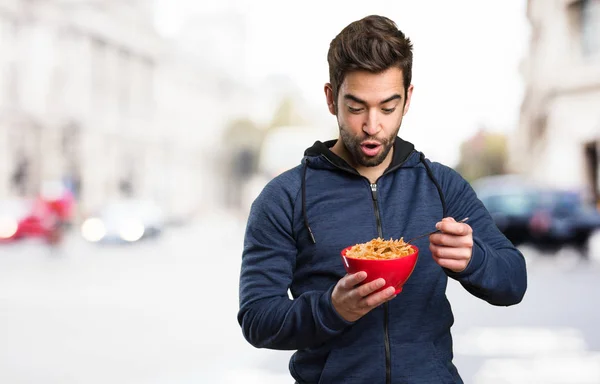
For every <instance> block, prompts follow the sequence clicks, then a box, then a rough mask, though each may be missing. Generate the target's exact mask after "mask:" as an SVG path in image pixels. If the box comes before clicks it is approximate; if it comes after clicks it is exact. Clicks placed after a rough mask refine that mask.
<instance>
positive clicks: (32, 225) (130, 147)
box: [0, 0, 600, 384]
mask: <svg viewBox="0 0 600 384" xmlns="http://www.w3.org/2000/svg"><path fill="white" fill-rule="evenodd" d="M369 14H382V15H386V16H388V17H390V18H392V19H393V20H395V21H396V22H397V24H398V25H399V27H400V29H402V30H403V31H404V32H405V33H406V34H407V35H408V36H409V37H410V38H411V40H412V41H413V43H414V54H415V59H414V70H413V71H414V72H413V83H414V84H415V91H414V94H413V102H412V105H411V110H410V113H409V114H408V115H407V117H406V118H405V120H404V124H403V127H402V129H401V131H400V135H401V136H402V137H403V138H404V139H407V140H409V141H412V142H413V143H415V145H416V147H417V148H418V149H419V150H421V151H423V152H424V153H425V154H426V155H427V156H428V157H429V158H431V159H433V160H436V161H439V162H442V163H445V164H447V165H449V166H452V167H455V168H456V169H457V170H458V171H459V172H460V173H461V174H462V175H463V176H464V177H465V178H466V179H467V180H468V181H469V182H471V183H472V185H473V187H474V188H475V189H476V191H477V193H478V195H479V196H480V198H481V200H482V201H483V202H484V204H485V205H486V206H487V207H488V209H489V210H490V212H492V214H493V216H494V219H495V220H496V224H497V225H498V227H499V228H500V229H501V230H502V231H503V232H504V233H505V234H506V235H507V236H508V237H509V238H510V239H511V240H512V241H514V242H515V244H517V245H518V246H519V247H520V249H521V250H522V251H523V253H524V255H525V256H526V260H527V263H528V268H529V276H530V277H529V279H530V281H529V290H528V293H527V295H526V297H525V299H524V301H523V302H522V303H521V304H520V305H518V306H515V307H509V308H495V307H492V306H490V305H488V304H486V303H484V302H482V301H480V300H478V299H475V298H474V297H471V296H470V295H469V294H468V293H467V292H466V291H464V290H463V289H462V287H460V286H459V285H458V284H456V283H455V282H454V281H450V282H449V287H448V295H449V297H450V300H451V302H452V304H453V308H454V311H455V318H456V322H455V326H454V328H453V332H454V337H455V348H456V356H455V363H456V365H457V366H458V368H459V371H460V372H461V373H462V375H463V378H464V380H465V382H466V383H477V384H482V383H485V384H488V383H491V384H496V383H503V384H508V383H510V384H514V383H519V384H520V383H523V384H524V383H528V384H530V383H545V384H554V383H556V384H566V383H581V384H588V383H590V384H591V383H596V384H597V383H600V330H599V329H598V324H600V307H599V306H598V297H600V296H599V295H600V279H599V276H600V232H599V230H600V214H599V209H600V168H599V164H600V159H599V152H600V107H599V106H600V0H529V1H527V0H508V1H500V0H497V1H486V2H482V1H476V0H454V1H443V0H438V1H428V2H423V1H417V0H405V1H383V0H371V1H369V2H359V1H345V2H343V3H342V2H323V1H316V0H307V1H304V2H302V4H296V3H293V4H292V3H286V2H277V1H274V0H255V1H252V2H250V1H242V0H222V1H219V2H200V1H191V0H0V383H10V384H12V383H27V384H30V383H31V384H33V383H44V384H48V383H108V382H110V383H152V384H158V383H161V384H162V383H240V382H244V383H287V382H292V380H291V377H290V376H289V373H288V371H287V362H288V358H289V356H290V352H279V351H268V350H258V349H255V348H253V347H251V346H250V345H249V344H248V343H246V342H245V340H244V339H243V337H242V335H241V331H240V328H239V326H238V324H237V320H236V313H237V305H238V301H237V300H238V298H237V293H238V291H237V289H238V287H237V284H238V276H239V266H240V259H241V250H242V240H243V232H244V226H245V219H246V217H247V213H248V209H249V206H250V204H251V202H252V200H253V199H254V198H255V196H256V194H257V193H258V192H259V191H260V190H261V188H262V187H263V186H264V184H265V183H266V182H267V181H268V180H270V179H271V178H272V177H274V176H276V175H277V174H279V173H280V172H281V171H283V170H285V169H288V168H290V167H293V166H295V165H296V164H298V163H299V161H300V159H301V157H302V154H303V151H304V149H305V148H306V147H308V146H310V145H311V144H312V143H313V142H314V141H315V140H327V139H332V138H336V137H337V135H336V134H337V127H336V122H335V119H334V118H333V117H332V116H330V115H329V114H328V112H327V109H326V105H325V100H324V95H323V85H324V83H326V82H327V81H328V68H327V61H326V55H327V49H328V47H329V42H330V41H331V39H333V37H334V36H335V35H336V34H337V33H338V32H339V31H340V30H341V29H342V28H343V27H344V26H346V25H347V24H348V23H350V22H352V21H354V20H357V19H359V18H362V17H364V16H366V15H369Z"/></svg>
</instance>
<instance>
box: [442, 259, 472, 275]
mask: <svg viewBox="0 0 600 384" xmlns="http://www.w3.org/2000/svg"><path fill="white" fill-rule="evenodd" d="M434 259H435V262H436V263H437V264H438V265H439V266H440V267H443V268H447V269H449V270H451V271H454V272H462V271H464V270H465V269H466V268H467V265H468V262H467V261H466V260H453V259H436V258H434Z"/></svg>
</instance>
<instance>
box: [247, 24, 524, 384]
mask: <svg viewBox="0 0 600 384" xmlns="http://www.w3.org/2000/svg"><path fill="white" fill-rule="evenodd" d="M328 62H329V77H330V82H329V83H327V84H326V85H325V96H326V99H327V104H328V108H329V111H330V112H331V113H332V114H333V115H334V116H336V118H337V121H338V125H339V132H340V135H339V139H338V140H333V141H329V142H325V143H321V142H316V143H315V144H314V145H313V147H312V148H309V149H307V150H306V152H305V156H304V158H303V159H302V163H301V164H300V165H299V166H297V167H296V168H293V169H291V170H289V171H287V172H285V173H283V174H281V175H280V176H278V177H276V178H275V179H274V180H272V181H271V182H270V183H269V184H268V185H267V186H266V187H265V188H264V190H263V191H262V192H261V194H260V195H259V197H258V198H257V199H256V201H255V202H254V203H253V206H252V209H251V212H250V216H249V219H248V226H247V231H246V237H245V243H244V250H243V256H242V268H241V275H240V310H239V314H238V321H239V323H240V325H241V327H242V330H243V334H244V336H245V337H246V339H247V340H248V341H249V342H250V343H251V344H252V345H254V346H255V347H257V348H271V349H280V350H296V351H297V352H296V353H295V354H294V355H293V357H292V358H291V361H290V364H289V370H290V373H291V375H292V376H293V378H294V379H295V380H296V382H297V383H327V384H329V383H344V384H349V383H423V384H432V383H462V380H461V378H460V376H459V374H458V372H457V369H456V368H455V366H454V365H453V363H452V359H453V352H452V338H451V333H450V327H451V326H452V324H453V321H454V319H453V315H452V311H451V308H450V304H449V302H448V300H447V298H446V294H445V291H446V285H447V281H448V277H450V278H452V279H455V280H457V281H459V282H460V283H461V284H462V285H463V286H464V287H465V289H466V290H467V291H469V292H470V293H471V294H473V295H475V296H477V297H479V298H481V299H483V300H486V301H487V302H489V303H490V304H493V305H498V306H508V305H513V304H516V303H519V302H520V301H521V300H522V298H523V295H524V293H525V290H526V286H527V276H526V269H525V261H524V258H523V256H522V255H521V253H520V252H519V251H518V250H517V249H516V248H515V247H514V246H513V244H511V243H510V242H509V241H508V240H507V239H506V237H504V236H503V235H502V233H501V232H500V231H499V230H498V228H497V227H496V226H495V225H494V222H493V220H492V218H491V217H490V215H489V213H488V212H487V211H486V210H485V208H484V207H483V205H482V204H481V202H480V201H479V200H478V199H477V197H476V195H475V193H474V192H473V190H472V188H471V187H470V185H469V184H468V183H467V182H466V181H465V180H464V179H463V178H462V177H461V176H460V175H459V174H458V173H456V172H455V171H453V170H452V169H450V168H448V167H446V166H443V165H441V164H438V163H433V162H431V161H429V160H428V159H426V158H425V156H424V155H423V154H422V153H420V152H418V151H417V150H415V148H414V146H413V145H412V144H410V143H408V142H406V141H404V140H402V139H400V138H399V137H397V135H398V131H399V129H400V125H401V123H402V118H403V116H404V115H405V114H406V113H407V112H408V109H409V107H410V101H411V96H412V91H413V85H412V84H411V71H412V44H411V42H410V40H409V39H408V38H406V37H405V36H404V34H403V33H402V32H401V31H399V30H398V29H397V27H396V25H395V24H394V22H393V21H391V20H389V19H387V18H385V17H380V16H369V17H366V18H364V19H362V20H359V21H356V22H353V23H351V24H350V25H348V26H347V27H346V28H344V29H343V30H342V31H341V32H340V34H339V35H338V36H337V37H336V38H335V39H334V40H333V41H332V42H331V45H330V48H329V53H328ZM464 217H469V221H468V224H465V223H459V222H458V220H460V219H462V218H464ZM455 218H456V220H455ZM434 227H435V228H438V229H440V230H441V231H442V232H441V233H437V234H433V235H431V236H429V238H427V237H424V238H422V239H420V240H417V241H415V245H416V246H417V247H419V249H420V255H419V261H418V263H417V265H416V267H415V270H414V272H413V274H412V276H411V277H410V279H409V280H408V282H407V283H406V285H405V286H404V288H403V291H402V292H401V293H400V294H398V295H397V296H394V289H393V288H392V287H390V288H387V289H385V290H382V291H379V292H376V291H377V290H378V288H380V287H382V286H384V284H385V282H384V281H382V280H381V279H379V280H375V281H373V282H371V283H367V284H362V283H361V282H362V281H363V280H364V279H365V278H366V273H365V272H358V273H356V274H351V275H347V274H345V270H344V267H343V265H342V262H341V258H340V251H341V250H342V249H343V248H345V247H347V246H349V245H354V244H357V243H363V242H367V241H369V240H371V239H373V238H376V237H381V238H385V239H390V238H394V239H398V238H401V237H404V238H405V239H408V238H412V237H414V236H417V235H420V234H422V233H426V232H428V231H431V230H432V229H433V228H434ZM288 289H289V291H290V293H291V296H292V297H293V298H292V299H290V298H289V297H288Z"/></svg>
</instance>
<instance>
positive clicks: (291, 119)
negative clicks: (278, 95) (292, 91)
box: [267, 96, 307, 130]
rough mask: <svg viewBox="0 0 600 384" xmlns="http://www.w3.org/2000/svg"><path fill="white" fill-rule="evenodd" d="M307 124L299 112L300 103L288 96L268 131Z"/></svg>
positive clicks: (275, 114)
mask: <svg viewBox="0 0 600 384" xmlns="http://www.w3.org/2000/svg"><path fill="white" fill-rule="evenodd" d="M305 124H307V120H306V118H305V117H304V116H303V114H301V113H300V111H298V103H297V102H296V101H295V100H294V98H293V97H292V96H286V97H284V98H283V100H282V101H281V103H280V104H279V106H278V107H277V109H276V110H275V113H274V114H273V118H272V119H271V122H270V124H269V126H268V127H267V129H268V130H272V129H277V128H278V127H284V126H290V125H305Z"/></svg>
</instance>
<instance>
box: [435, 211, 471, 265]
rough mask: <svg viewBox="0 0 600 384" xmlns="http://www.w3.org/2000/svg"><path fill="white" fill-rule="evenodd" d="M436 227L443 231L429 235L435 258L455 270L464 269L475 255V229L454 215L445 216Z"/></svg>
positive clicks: (440, 263)
mask: <svg viewBox="0 0 600 384" xmlns="http://www.w3.org/2000/svg"><path fill="white" fill-rule="evenodd" d="M435 227H436V228H437V229H439V230H441V231H442V232H438V233H434V234H433V235H430V236H429V243H430V244H429V250H430V251H431V254H432V256H433V260H435V262H436V263H438V265H439V266H441V267H444V268H447V269H449V270H451V271H453V272H462V271H464V270H465V269H466V268H467V265H469V261H471V256H472V255H473V229H472V228H471V227H470V226H469V225H468V224H465V223H457V222H456V220H454V219H453V218H452V217H445V218H443V219H442V221H440V222H438V223H437V224H436V226H435Z"/></svg>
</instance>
